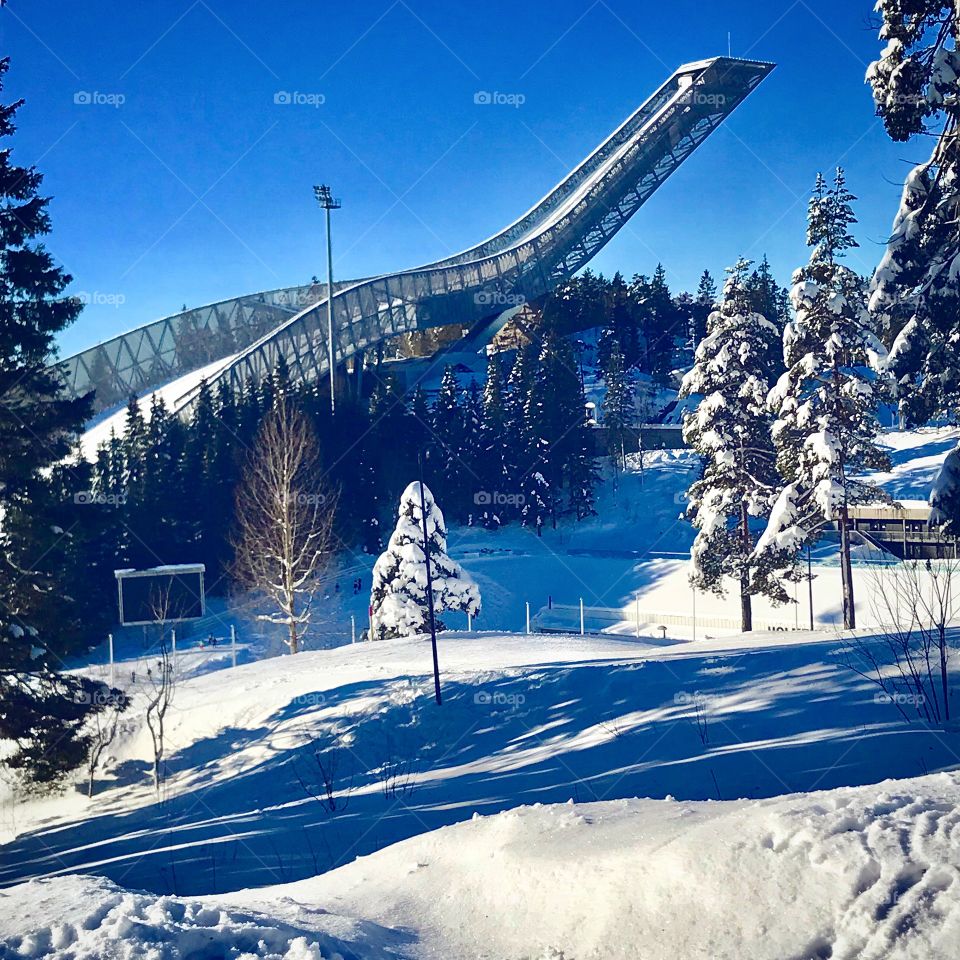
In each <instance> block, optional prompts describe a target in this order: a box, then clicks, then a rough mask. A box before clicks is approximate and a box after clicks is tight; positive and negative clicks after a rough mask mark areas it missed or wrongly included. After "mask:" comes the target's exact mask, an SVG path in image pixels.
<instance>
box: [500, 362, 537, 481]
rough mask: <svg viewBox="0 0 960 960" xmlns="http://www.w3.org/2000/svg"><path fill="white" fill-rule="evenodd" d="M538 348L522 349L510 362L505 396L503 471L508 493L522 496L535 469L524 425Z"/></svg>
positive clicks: (528, 434) (532, 452)
mask: <svg viewBox="0 0 960 960" xmlns="http://www.w3.org/2000/svg"><path fill="white" fill-rule="evenodd" d="M537 356H538V353H537V347H536V345H535V344H532V343H531V344H526V345H524V346H522V347H521V348H520V349H519V350H518V351H517V353H516V356H515V357H514V359H513V365H512V366H511V368H510V375H509V377H508V378H507V389H506V393H505V395H504V436H505V438H506V440H505V445H506V449H505V451H504V460H505V470H506V473H507V477H508V481H509V489H510V491H511V492H513V493H516V494H524V495H525V489H524V486H525V481H526V479H527V478H528V477H529V475H530V472H531V471H532V470H533V469H534V460H535V456H534V454H535V450H534V448H533V443H532V439H531V436H530V430H529V424H528V423H527V412H526V408H527V395H528V394H529V392H530V384H531V382H532V381H533V378H534V376H535V375H536V372H537V364H538V360H537Z"/></svg>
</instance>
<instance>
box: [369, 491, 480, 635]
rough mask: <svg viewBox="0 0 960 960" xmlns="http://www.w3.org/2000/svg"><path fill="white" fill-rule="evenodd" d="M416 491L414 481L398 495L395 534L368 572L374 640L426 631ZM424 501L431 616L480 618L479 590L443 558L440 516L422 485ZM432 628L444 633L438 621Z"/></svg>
mask: <svg viewBox="0 0 960 960" xmlns="http://www.w3.org/2000/svg"><path fill="white" fill-rule="evenodd" d="M420 492H421V491H420V483H419V482H414V483H411V484H409V485H408V486H407V488H406V490H404V491H403V494H402V495H401V497H400V509H399V511H398V514H399V516H398V520H397V526H396V529H395V530H394V531H393V534H392V535H391V537H390V542H389V543H388V544H387V548H386V550H385V551H384V552H383V553H382V554H381V555H380V557H379V559H378V560H377V562H376V564H374V567H373V583H372V587H371V591H370V607H371V610H372V613H371V639H373V640H389V639H392V638H393V637H408V636H413V635H415V634H418V633H425V632H426V631H428V630H429V629H430V622H429V613H428V603H427V570H426V554H425V553H424V536H423V526H424V521H423V517H424V514H423V510H422V509H421V505H420ZM423 499H424V503H425V504H426V528H427V541H428V542H429V547H430V573H431V578H432V582H433V609H434V613H435V614H439V613H442V612H443V611H445V610H451V611H452V610H459V611H462V612H463V613H470V614H471V615H472V616H474V617H475V616H477V614H479V613H480V590H479V588H478V587H477V585H476V584H475V583H474V582H473V580H472V579H471V577H470V576H469V575H468V574H467V573H465V572H464V570H463V568H462V567H461V566H460V564H459V563H457V562H456V561H455V560H453V559H452V558H451V557H450V556H449V555H448V554H447V528H446V525H445V524H444V520H443V513H442V512H441V510H440V507H439V506H437V503H436V501H435V500H434V498H433V494H432V493H431V492H430V490H429V489H428V488H427V487H426V486H424V488H423ZM435 626H436V629H437V630H442V629H443V624H442V623H441V622H439V621H437V622H436V623H435Z"/></svg>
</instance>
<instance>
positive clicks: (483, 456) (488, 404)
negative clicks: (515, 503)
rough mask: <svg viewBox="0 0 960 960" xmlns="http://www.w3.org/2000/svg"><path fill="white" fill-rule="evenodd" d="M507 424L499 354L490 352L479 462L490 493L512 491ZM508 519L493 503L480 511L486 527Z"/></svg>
mask: <svg viewBox="0 0 960 960" xmlns="http://www.w3.org/2000/svg"><path fill="white" fill-rule="evenodd" d="M506 421H507V409H506V396H505V387H504V382H503V369H502V367H501V366H500V354H498V353H491V354H490V356H489V357H488V358H487V379H486V382H485V383H484V385H483V398H482V409H481V414H480V442H479V447H480V456H479V457H478V459H477V468H478V473H479V474H480V478H481V480H482V483H483V489H484V491H485V492H488V493H496V492H498V491H503V492H508V491H509V490H510V481H509V470H508V449H507V433H506ZM507 519H508V517H507V516H505V515H504V510H503V508H502V507H501V506H494V505H493V504H490V505H489V506H488V507H487V508H486V509H480V510H479V521H480V523H482V524H483V526H485V527H489V528H496V527H499V526H501V525H502V524H503V523H504V522H505V521H506V520H507Z"/></svg>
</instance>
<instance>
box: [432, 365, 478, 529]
mask: <svg viewBox="0 0 960 960" xmlns="http://www.w3.org/2000/svg"><path fill="white" fill-rule="evenodd" d="M431 427H432V440H433V442H432V444H431V446H432V448H433V449H432V451H431V454H432V455H431V457H430V461H429V465H430V468H431V475H432V477H433V480H434V481H436V486H437V489H438V490H439V491H440V493H441V496H443V497H444V498H445V502H448V505H450V504H452V508H451V515H452V516H453V517H454V518H458V517H460V516H461V515H462V514H463V513H464V510H465V509H466V505H467V503H468V499H469V498H468V496H467V493H468V492H469V491H471V490H473V488H474V487H475V486H476V482H475V479H474V477H472V476H471V474H470V473H469V472H468V471H467V467H466V456H467V455H468V448H467V446H466V443H465V432H466V410H465V409H464V406H463V403H462V397H461V391H460V385H459V384H458V383H457V377H456V374H455V373H454V372H453V367H450V366H448V367H447V368H446V369H445V370H444V371H443V377H442V379H441V380H440V389H439V390H438V391H437V399H436V400H435V401H434V404H433V409H432V411H431Z"/></svg>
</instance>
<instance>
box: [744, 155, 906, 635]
mask: <svg viewBox="0 0 960 960" xmlns="http://www.w3.org/2000/svg"><path fill="white" fill-rule="evenodd" d="M854 199H856V198H855V197H854V196H853V195H852V194H851V193H850V192H849V191H848V190H847V188H846V184H845V182H844V176H843V171H842V170H840V169H838V170H837V174H836V178H835V180H834V183H833V185H832V187H829V188H828V187H827V186H826V184H825V183H824V181H823V178H822V177H818V178H817V184H816V188H815V189H814V194H813V197H812V199H811V201H810V207H809V217H808V226H807V244H808V246H810V247H811V248H812V250H811V254H810V262H809V263H808V264H807V265H806V266H805V267H802V268H801V269H800V270H797V271H796V273H795V274H794V276H793V281H794V285H793V288H792V289H791V291H790V298H791V301H792V304H793V308H794V311H795V319H794V320H793V321H791V322H789V323H788V324H787V326H786V328H785V329H784V333H783V358H784V363H785V364H786V367H787V370H786V373H784V374H783V375H782V376H781V377H780V379H779V380H778V381H777V384H776V386H775V387H774V388H773V389H772V390H771V391H770V396H769V398H768V403H769V405H770V409H771V411H772V412H773V413H774V414H775V416H776V417H777V421H776V423H775V424H774V427H773V439H774V444H775V446H776V450H777V466H778V469H779V471H780V474H781V476H782V477H783V479H784V480H785V482H786V483H785V486H784V488H783V489H782V490H781V492H780V494H779V496H778V497H777V500H776V503H775V504H774V506H773V509H772V511H771V515H770V520H769V522H768V524H767V529H766V530H765V531H764V533H763V534H762V536H761V537H760V541H759V542H758V544H757V549H756V552H755V553H756V556H755V560H756V561H757V563H758V564H759V569H758V573H757V575H755V577H754V585H755V587H756V588H757V589H764V590H769V591H771V592H772V593H773V594H774V595H775V592H776V591H775V584H774V582H773V578H774V577H775V572H776V571H777V570H778V569H780V570H782V569H784V568H787V567H790V566H792V564H793V563H794V561H795V559H796V555H797V553H798V552H799V550H800V549H801V548H802V546H803V545H804V544H805V543H809V542H810V541H811V540H812V539H813V538H814V537H815V536H816V534H817V531H818V530H820V529H821V528H822V527H823V526H824V525H825V524H827V523H831V522H835V523H837V524H838V526H839V528H840V554H841V561H840V564H841V575H842V580H843V623H844V627H845V628H847V629H850V628H852V627H854V626H856V614H855V610H854V595H853V572H852V568H851V564H850V541H849V530H848V517H849V513H848V508H849V507H850V506H851V505H852V504H856V503H863V502H865V501H871V500H883V499H886V495H885V494H884V493H883V492H882V491H881V489H880V488H879V487H878V486H877V485H876V484H873V483H870V482H867V481H865V480H864V479H862V477H858V476H857V475H858V474H859V473H862V472H863V471H864V470H866V469H870V468H883V467H884V466H886V465H887V463H888V460H887V457H886V455H885V453H884V452H883V450H882V449H881V448H880V447H879V445H878V444H877V435H878V433H879V432H880V427H879V424H878V423H877V419H876V405H877V382H876V376H875V374H874V371H875V370H876V369H877V368H879V367H880V366H881V365H882V363H883V360H884V359H885V356H884V350H883V347H882V345H881V344H880V342H879V341H878V340H877V338H876V336H875V335H874V333H873V330H872V328H871V322H870V316H869V314H868V313H867V309H866V291H865V289H864V283H863V281H862V279H861V278H860V277H859V276H858V275H857V274H856V273H855V272H854V271H853V270H851V269H850V268H849V267H847V266H845V265H844V264H842V263H841V262H840V260H841V258H842V257H843V256H844V254H845V252H846V251H847V250H849V249H850V248H851V247H855V246H856V245H857V244H856V241H855V240H854V239H853V237H852V236H851V234H850V226H851V225H852V224H853V223H855V222H856V218H855V217H854V214H853V210H852V207H851V203H852V201H853V200H854Z"/></svg>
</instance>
